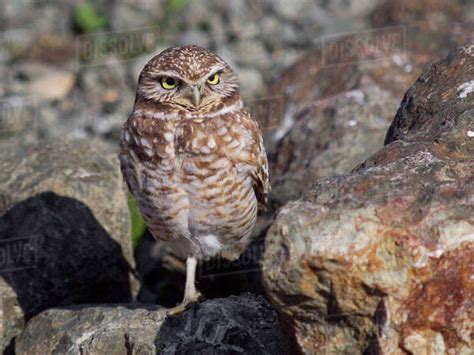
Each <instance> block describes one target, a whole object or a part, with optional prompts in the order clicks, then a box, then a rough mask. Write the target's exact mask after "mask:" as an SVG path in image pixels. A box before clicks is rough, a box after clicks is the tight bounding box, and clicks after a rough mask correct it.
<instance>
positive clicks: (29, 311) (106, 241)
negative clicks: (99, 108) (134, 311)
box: [0, 139, 136, 350]
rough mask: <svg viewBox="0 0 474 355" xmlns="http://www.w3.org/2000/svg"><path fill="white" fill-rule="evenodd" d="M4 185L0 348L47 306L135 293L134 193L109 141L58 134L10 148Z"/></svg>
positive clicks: (2, 170)
mask: <svg viewBox="0 0 474 355" xmlns="http://www.w3.org/2000/svg"><path fill="white" fill-rule="evenodd" d="M0 182H1V183H0V214H1V215H3V216H2V217H1V219H0V298H1V301H0V305H2V312H0V322H1V323H2V324H3V325H4V327H2V328H0V329H1V331H2V334H0V349H2V350H3V349H5V348H6V347H7V346H8V344H10V342H11V339H12V338H13V337H14V336H16V335H17V334H18V333H19V332H20V331H21V329H22V326H23V323H24V321H25V320H28V319H29V318H30V317H32V316H33V315H35V314H37V313H39V312H41V311H43V310H45V309H47V308H50V307H54V306H65V305H70V304H76V303H104V302H127V301H129V300H130V299H131V298H132V296H133V293H134V292H135V289H136V280H134V278H133V277H132V269H133V268H134V261H133V256H132V246H131V237H130V222H129V215H128V207H127V202H126V194H125V193H124V188H123V183H122V177H121V174H120V171H119V168H118V163H117V159H116V155H115V154H114V153H113V152H112V151H111V150H110V149H109V148H108V147H107V146H104V145H103V144H101V143H99V142H97V141H92V142H91V141H89V142H88V141H80V140H77V141H76V140H66V139H58V140H56V141H55V142H51V143H46V144H42V145H40V146H32V147H28V146H24V147H17V148H12V149H9V150H7V151H5V152H4V154H3V155H2V159H1V161H0Z"/></svg>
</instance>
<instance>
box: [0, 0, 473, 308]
mask: <svg viewBox="0 0 474 355" xmlns="http://www.w3.org/2000/svg"><path fill="white" fill-rule="evenodd" d="M473 21H474V2H472V1H468V0H422V1H412V0H400V1H391V0H387V1H383V0H380V1H379V0H360V1H355V0H354V1H352V0H291V1H290V0H273V1H271V0H241V1H240V0H219V1H218V0H193V1H191V0H112V1H106V0H98V1H84V0H81V1H79V0H74V1H60V0H58V1H41V0H37V1H33V0H18V1H6V0H2V1H1V2H0V78H1V80H0V151H1V152H2V153H1V154H2V155H5V154H7V153H8V152H10V151H15V154H16V155H15V156H16V157H17V159H18V160H21V158H22V157H24V156H27V155H28V154H30V153H31V147H38V146H42V145H43V144H45V143H44V142H47V141H55V140H57V139H59V138H60V139H66V140H68V139H76V138H78V139H87V140H88V141H89V142H90V146H91V147H95V145H96V144H99V143H93V142H98V141H100V146H101V147H106V148H105V150H106V151H107V152H110V154H112V155H113V154H115V153H116V151H117V147H118V142H119V133H120V127H121V125H122V123H123V122H124V121H125V120H126V118H127V116H128V114H129V113H130V112H131V110H132V106H133V101H134V96H135V88H136V82H137V78H138V75H139V73H140V71H141V69H142V68H143V66H144V64H145V63H146V62H147V61H148V60H149V59H150V58H151V57H152V56H154V55H156V54H157V53H159V52H160V51H161V50H163V49H165V48H167V47H170V46H176V45H184V44H197V45H201V46H204V47H207V48H209V49H211V50H213V51H215V52H216V53H218V54H219V55H220V56H221V57H223V58H224V59H225V60H226V61H227V62H228V63H229V64H230V65H231V66H232V67H233V68H234V69H235V70H236V71H237V73H238V76H239V79H240V84H241V92H242V96H243V99H244V102H245V105H246V106H247V107H248V109H249V110H251V112H252V114H253V116H254V117H255V118H256V119H257V120H258V121H259V123H260V125H261V127H262V129H263V131H264V133H265V144H266V146H267V151H268V153H269V157H270V165H271V172H272V184H273V186H274V188H273V193H272V196H271V204H270V208H269V212H268V214H267V215H266V216H264V217H263V218H262V219H261V221H260V222H259V226H258V228H256V231H255V235H256V236H259V235H260V236H262V235H263V234H262V233H263V231H265V228H266V226H267V225H268V223H269V221H270V220H271V218H272V216H273V213H274V212H275V210H276V209H277V208H278V207H280V206H282V205H283V204H284V203H286V202H287V201H290V200H294V199H296V198H298V197H299V196H300V195H301V193H302V192H303V191H304V190H305V189H306V188H307V187H308V185H309V184H310V182H311V181H315V180H316V179H317V178H320V177H325V176H330V175H335V174H340V173H344V172H348V171H350V169H352V168H353V167H354V165H355V164H357V163H361V162H362V161H364V160H365V159H366V158H367V157H368V156H369V155H370V154H372V153H373V152H375V151H376V150H377V149H379V148H380V147H381V146H382V145H383V140H384V136H385V132H386V130H387V128H388V126H389V125H390V123H391V121H392V120H393V117H394V115H395V113H396V110H397V107H398V105H399V103H400V101H401V99H402V97H403V94H404V93H405V91H406V90H407V89H408V88H409V87H410V86H411V84H412V83H413V82H414V81H415V80H416V78H417V77H418V76H419V75H420V73H421V71H422V69H423V67H424V66H425V65H426V64H427V63H429V62H431V61H433V60H436V59H438V58H440V57H442V56H443V55H445V54H446V53H447V52H448V51H449V50H450V49H453V48H455V47H456V46H458V45H461V44H464V43H467V42H472V41H473V40H474V31H473V29H474V27H473ZM35 149H36V148H35ZM52 164H53V163H52ZM77 164H79V165H80V164H81V162H80V159H79V161H78V162H77ZM117 164H118V162H117ZM6 188H7V187H5V189H6ZM130 209H131V213H132V219H133V221H132V222H133V231H132V234H133V248H134V250H135V256H136V262H137V264H138V268H139V274H140V275H139V277H140V278H141V280H142V283H143V284H142V286H143V285H145V286H146V287H142V290H141V293H140V295H139V299H140V300H142V301H146V302H159V303H162V304H165V305H172V304H174V303H175V302H176V301H177V300H179V299H180V292H182V289H180V288H181V287H182V281H183V279H182V278H181V279H179V280H177V281H173V283H174V284H175V286H173V287H175V288H172V287H170V286H169V283H167V282H168V281H169V280H168V281H166V280H165V281H166V282H165V281H163V280H162V279H163V277H164V276H163V275H164V271H163V269H162V264H159V265H158V264H157V262H156V260H157V259H159V258H160V255H161V254H160V249H159V248H158V249H154V248H156V247H153V245H155V244H154V243H153V241H152V240H151V237H150V236H149V235H148V234H147V233H146V230H145V227H144V225H143V223H142V222H141V221H140V217H139V214H138V213H137V211H136V209H135V208H134V205H133V202H130ZM257 244H258V243H257ZM259 245H260V247H261V239H260V244H259ZM122 247H123V246H122ZM260 247H259V246H258V245H257V249H255V250H254V252H253V253H254V254H251V255H250V262H248V263H247V264H248V265H247V266H248V268H250V269H252V267H255V265H254V264H255V263H256V262H257V261H258V258H259V257H260V254H261V248H260ZM259 248H260V249H259ZM125 249H126V248H125ZM167 262H168V264H166V265H167V269H173V268H174V269H173V270H174V271H176V270H178V271H182V265H181V266H180V265H179V263H178V264H176V265H174V266H173V262H174V261H173V260H168V261H167ZM226 267H227V266H226ZM219 268H220V266H219ZM210 270H211V274H212V273H213V272H214V273H215V272H216V266H215V265H214V266H212V265H211V267H210ZM160 278H161V279H160ZM175 278H176V277H175ZM240 281H241V282H244V281H242V280H240ZM247 281H248V280H247ZM160 282H161V283H160ZM180 285H181V286H180ZM201 285H202V287H203V288H205V281H201ZM232 285H233V286H235V287H234V288H238V289H239V290H242V289H247V290H248V289H251V290H254V289H255V288H258V287H260V286H255V285H254V286H249V287H247V288H246V287H242V283H235V280H233V279H232V280H230V281H228V283H227V286H228V288H227V289H226V288H221V289H220V290H224V291H223V292H224V293H232V292H233V291H234V290H233V288H232ZM210 289H211V291H209V292H212V290H216V287H215V285H214V287H211V288H210ZM217 289H219V288H217Z"/></svg>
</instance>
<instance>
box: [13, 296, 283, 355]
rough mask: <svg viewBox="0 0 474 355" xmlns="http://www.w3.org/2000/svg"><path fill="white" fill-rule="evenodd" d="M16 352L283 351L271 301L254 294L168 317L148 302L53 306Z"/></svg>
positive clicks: (37, 319) (28, 331) (35, 321)
mask: <svg viewBox="0 0 474 355" xmlns="http://www.w3.org/2000/svg"><path fill="white" fill-rule="evenodd" d="M15 350H16V354H32V353H35V354H52V353H60V354H78V353H84V354H117V355H119V354H124V355H125V354H131V353H133V354H242V353H245V354H274V355H276V354H284V353H286V352H285V344H284V337H283V334H282V333H281V329H280V327H279V321H278V317H277V315H276V312H275V311H274V310H273V309H272V308H271V306H270V304H269V302H268V301H267V300H265V299H263V298H261V297H256V296H253V295H251V294H244V295H241V296H231V297H229V298H225V299H214V300H208V301H205V302H203V303H201V304H199V305H195V306H194V307H192V308H191V309H188V310H187V311H185V312H183V313H181V314H179V315H177V316H174V317H172V318H170V317H168V318H167V317H166V309H164V308H157V307H152V306H146V305H139V304H138V305H103V306H97V307H90V306H88V307H80V308H79V307H74V308H70V309H51V310H48V311H45V312H43V313H41V314H39V315H38V316H36V317H34V318H33V319H31V320H30V322H29V323H28V325H27V327H26V329H25V331H24V332H23V334H22V335H21V336H20V337H19V339H18V341H17V344H16V348H15Z"/></svg>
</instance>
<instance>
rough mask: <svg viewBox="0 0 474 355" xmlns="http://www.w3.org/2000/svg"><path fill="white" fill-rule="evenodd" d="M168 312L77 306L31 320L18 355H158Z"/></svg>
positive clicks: (139, 307) (17, 348)
mask: <svg viewBox="0 0 474 355" xmlns="http://www.w3.org/2000/svg"><path fill="white" fill-rule="evenodd" d="M165 319H166V310H165V309H164V308H158V307H156V306H155V307H153V306H146V305H101V306H75V307H70V308H67V309H66V308H63V309H50V310H47V311H45V312H43V313H41V314H39V315H38V316H36V317H34V318H32V319H31V320H30V321H29V322H28V324H27V327H26V329H25V331H24V332H23V333H22V334H21V336H20V337H19V338H18V339H17V342H16V346H15V352H16V354H81V353H82V354H117V355H120V354H124V355H126V354H131V353H133V354H157V351H156V347H155V345H154V340H155V337H156V334H157V333H158V332H159V330H160V328H161V327H162V325H163V322H165Z"/></svg>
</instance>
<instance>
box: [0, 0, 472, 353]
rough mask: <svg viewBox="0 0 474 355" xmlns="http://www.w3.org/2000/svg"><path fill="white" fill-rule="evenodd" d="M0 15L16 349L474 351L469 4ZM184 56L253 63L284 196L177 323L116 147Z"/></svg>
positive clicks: (3, 317) (7, 348) (176, 275)
mask: <svg viewBox="0 0 474 355" xmlns="http://www.w3.org/2000/svg"><path fill="white" fill-rule="evenodd" d="M157 4H160V6H157ZM0 9H1V10H2V11H0V19H1V20H2V21H0V30H2V32H1V38H0V75H1V76H2V81H1V82H0V97H1V98H0V113H1V116H0V149H1V150H2V154H1V157H0V216H1V218H0V351H1V352H5V353H6V354H14V353H17V354H32V353H38V354H40V353H41V354H47V353H61V354H62V353H68V354H77V353H83V354H106V353H114V354H130V353H134V354H155V353H160V354H161V353H166V354H168V353H169V354H181V353H183V354H184V353H186V354H188V353H195V354H201V353H206V354H207V353H209V354H227V353H236V354H239V353H250V354H252V353H255V354H270V353H271V354H280V353H282V354H284V353H291V354H293V353H305V354H315V353H321V354H326V353H331V354H332V353H338V354H339V353H340V354H346V353H347V354H406V353H409V354H469V353H471V351H472V350H471V349H472V348H474V336H473V334H474V313H473V307H472V299H473V298H474V288H473V283H472V278H473V277H474V276H473V275H474V268H473V265H474V262H473V261H474V253H473V245H474V227H473V224H474V200H473V196H474V190H473V186H474V180H473V179H474V159H473V157H474V124H473V122H474V120H473V118H474V81H473V79H474V44H471V45H464V46H462V45H463V44H465V43H474V37H473V33H474V26H473V20H474V7H473V6H472V5H471V4H470V3H469V2H465V1H439V0H436V1H431V0H426V1H422V2H419V3H416V4H414V3H412V2H411V1H408V0H406V1H405V0H403V1H400V2H396V3H395V2H392V1H372V0H367V1H358V2H355V1H353V2H351V1H346V2H338V1H320V2H319V1H310V0H298V1H250V0H249V1H228V2H226V1H215V0H201V1H165V0H160V1H156V2H151V1H145V0H144V1H137V2H133V3H132V2H129V1H116V2H114V3H113V4H112V5H111V4H109V3H108V2H106V1H98V2H96V3H94V6H93V8H92V12H93V14H92V15H91V14H90V12H91V9H90V8H89V10H87V8H86V9H85V10H84V7H81V3H80V2H72V3H69V2H68V3H66V2H62V1H57V2H55V3H54V4H52V3H46V2H34V1H28V0H27V1H21V2H10V3H8V4H7V3H1V4H0ZM87 11H89V13H88V15H87ZM84 13H86V15H87V16H86V15H84ZM104 14H107V15H106V16H104ZM84 16H86V17H84ZM84 18H86V20H87V21H86V20H84ZM25 23H28V24H31V26H28V27H27V28H26V27H25ZM371 28H372V29H373V28H376V30H371V31H368V30H369V29H371ZM100 31H105V32H103V33H102V34H98V32H100ZM341 33H344V34H343V35H342V34H341ZM336 34H337V35H336ZM114 41H115V42H114ZM120 41H122V42H120ZM119 42H120V43H122V45H123V46H125V47H114V45H116V44H117V43H119ZM104 43H105V44H107V46H108V47H107V46H103V47H101V46H100V45H101V44H104ZM114 43H115V44H114ZM176 43H178V44H184V43H196V44H201V45H204V46H207V47H209V48H211V49H213V50H216V51H217V52H218V53H219V54H221V55H222V56H223V57H224V58H225V59H226V60H228V61H229V63H231V65H233V66H234V67H235V68H236V70H237V72H238V74H239V77H240V81H241V86H242V91H243V96H244V99H245V102H246V104H247V106H248V107H249V109H250V110H251V112H252V114H253V115H254V117H256V119H257V120H258V121H259V123H260V125H261V127H262V129H263V131H264V135H265V145H266V148H267V151H268V154H269V160H270V169H271V180H272V185H273V191H272V194H271V196H270V205H269V209H268V211H267V213H266V214H265V215H264V216H262V217H261V218H260V219H259V221H258V225H257V227H256V228H255V232H254V235H255V241H254V242H253V243H252V244H251V246H250V247H249V248H248V250H247V251H246V252H245V253H244V254H243V255H242V256H241V257H240V258H239V259H238V260H237V261H234V262H232V263H229V262H227V261H225V260H220V259H215V260H211V261H209V262H207V263H203V264H201V265H200V266H199V269H198V285H199V289H200V290H201V291H202V292H203V294H204V296H205V298H206V301H204V302H202V303H200V304H198V305H195V306H194V307H193V308H191V309H189V310H187V311H186V312H184V313H183V314H181V315H179V316H176V317H167V316H166V310H165V309H164V308H163V307H169V306H173V305H174V304H176V303H177V302H178V301H179V300H180V299H181V297H182V292H183V284H184V275H183V264H182V262H181V261H179V260H177V259H175V258H173V257H170V255H169V254H168V253H167V252H166V250H164V249H163V247H162V246H161V245H160V244H159V243H156V242H155V241H154V240H153V239H152V238H151V236H150V235H149V234H147V233H145V235H144V236H143V238H142V240H141V243H140V244H139V245H138V246H137V247H136V248H135V249H134V247H133V245H132V238H131V232H130V228H131V226H130V224H131V223H130V213H129V206H128V205H127V198H126V196H127V195H126V188H125V186H124V183H123V182H122V179H121V176H120V172H119V168H118V161H117V158H116V145H117V140H118V131H119V127H120V125H121V123H122V122H123V121H124V119H125V118H126V116H127V114H128V112H129V111H130V109H131V105H132V103H133V97H134V87H135V82H136V78H137V75H138V73H139V71H140V69H141V67H142V66H143V65H144V63H145V62H146V61H147V59H148V58H149V57H150V56H151V55H152V54H153V53H156V52H157V51H159V50H160V49H162V48H165V47H167V46H169V45H171V44H176ZM91 45H93V46H95V47H90V46H91ZM132 45H135V46H136V47H133V46H132ZM348 46H349V47H350V46H352V47H351V48H357V50H356V51H354V50H352V51H347V48H349V47H348ZM357 46H359V47H357ZM91 48H94V50H91ZM344 49H345V50H344Z"/></svg>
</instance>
